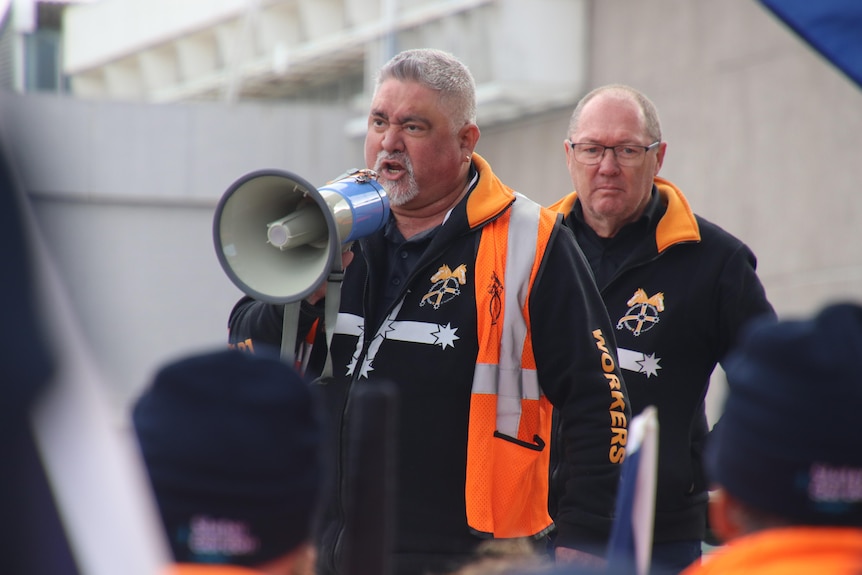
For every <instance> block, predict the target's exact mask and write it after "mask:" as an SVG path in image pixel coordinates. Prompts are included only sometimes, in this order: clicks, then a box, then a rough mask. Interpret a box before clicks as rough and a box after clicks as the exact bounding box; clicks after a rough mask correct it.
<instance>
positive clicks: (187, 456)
mask: <svg viewBox="0 0 862 575" xmlns="http://www.w3.org/2000/svg"><path fill="white" fill-rule="evenodd" d="M317 410H318V404H317V403H316V400H315V398H314V396H313V395H312V389H311V387H310V384H309V383H307V382H306V381H304V380H303V379H302V378H301V377H300V376H299V375H298V374H297V373H296V371H294V370H293V369H292V368H291V367H289V366H288V365H287V364H286V363H284V362H283V361H282V360H280V359H279V358H277V357H267V356H261V355H252V354H249V353H245V352H240V351H236V350H224V351H218V352H213V353H203V354H200V355H194V356H191V357H187V358H184V359H181V360H179V361H176V362H173V363H170V364H168V365H166V366H164V367H163V368H162V369H160V370H159V371H158V373H157V374H156V376H155V380H154V381H153V383H152V385H151V386H150V387H149V389H147V390H146V391H145V392H144V393H143V394H142V395H141V397H140V398H139V399H138V400H137V402H136V403H135V406H134V410H133V414H132V420H133V423H134V428H135V432H136V434H137V438H138V442H139V444H140V448H141V451H142V454H143V458H144V461H145V463H146V467H147V470H148V473H149V476H150V480H151V483H152V486H153V490H154V493H155V498H156V502H157V503H158V506H159V511H160V513H161V517H162V520H163V522H164V525H165V528H166V530H167V535H168V538H169V540H170V544H171V547H172V550H173V553H174V557H175V559H176V560H177V561H179V562H192V563H229V564H235V565H246V566H254V565H258V564H260V563H263V562H266V561H269V560H271V559H274V558H276V557H279V556H280V555H283V554H286V553H288V552H290V551H291V550H293V549H294V548H295V547H296V546H297V545H298V544H300V543H302V542H303V541H306V540H308V539H309V538H310V531H311V521H312V519H313V517H312V516H313V513H314V512H315V511H316V503H317V499H318V490H319V485H320V482H321V466H320V461H319V452H320V442H321V429H320V413H319V412H318V411H317Z"/></svg>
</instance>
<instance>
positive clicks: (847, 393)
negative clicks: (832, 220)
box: [706, 303, 862, 526]
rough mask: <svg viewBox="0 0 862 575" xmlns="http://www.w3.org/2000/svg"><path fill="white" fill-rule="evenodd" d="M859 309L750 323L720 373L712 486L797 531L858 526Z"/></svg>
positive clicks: (861, 466)
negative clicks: (722, 399) (722, 385)
mask: <svg viewBox="0 0 862 575" xmlns="http://www.w3.org/2000/svg"><path fill="white" fill-rule="evenodd" d="M860 359H862V307H860V306H859V305H856V304H851V303H836V304H832V305H829V306H826V307H825V308H823V309H822V310H821V311H820V313H818V314H817V315H815V316H814V317H812V318H810V319H806V320H792V321H776V320H769V321H767V320H761V321H755V322H754V323H753V324H752V325H751V326H750V327H749V328H748V329H747V330H745V332H744V334H743V336H742V338H741V340H740V342H739V343H738V344H737V347H736V348H735V351H733V352H732V353H731V354H730V356H729V357H728V359H727V361H726V362H725V364H724V367H725V372H726V375H727V383H728V396H727V402H726V404H725V409H724V413H723V414H722V416H721V420H720V421H719V422H718V424H717V425H716V427H715V429H714V430H713V433H712V434H711V435H710V438H709V441H708V443H707V446H706V465H707V472H708V474H709V476H710V479H711V480H713V481H715V482H717V483H719V484H720V485H721V486H722V487H724V488H725V489H726V490H727V491H728V493H730V494H731V495H732V496H734V497H736V498H737V499H739V500H740V501H742V502H744V503H746V504H748V505H750V506H751V507H754V508H757V509H760V510H762V511H766V512H770V513H772V514H775V515H777V516H780V517H783V518H786V519H788V520H790V521H792V522H793V523H796V524H803V525H851V526H862V424H860V417H862V370H860V368H859V367H857V366H856V360H860Z"/></svg>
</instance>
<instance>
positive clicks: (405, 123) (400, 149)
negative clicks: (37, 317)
mask: <svg viewBox="0 0 862 575" xmlns="http://www.w3.org/2000/svg"><path fill="white" fill-rule="evenodd" d="M475 117H476V88H475V83H474V80H473V76H472V75H471V74H470V71H469V70H468V69H467V67H466V66H464V64H462V63H461V62H460V61H458V60H457V59H456V58H455V57H454V56H452V55H451V54H448V53H446V52H442V51H440V50H430V49H421V50H408V51H405V52H401V53H400V54H398V55H396V56H395V57H394V58H392V59H391V60H390V61H389V62H388V63H386V64H385V65H384V66H383V68H382V69H381V70H380V73H379V76H378V79H377V86H376V89H375V93H374V98H373V100H372V103H371V109H370V112H369V115H368V132H367V135H366V138H365V162H366V165H368V166H369V167H372V168H373V169H374V170H375V171H377V172H378V174H379V175H380V183H381V185H383V187H384V188H385V189H386V191H387V193H388V194H389V200H390V204H391V205H392V207H393V208H395V210H393V211H395V212H396V213H397V211H398V210H397V208H398V207H401V206H409V207H411V208H419V209H421V208H423V207H425V206H429V205H434V204H435V203H439V202H440V201H441V199H442V198H446V197H448V196H450V195H452V194H460V192H461V191H463V189H464V186H465V185H466V179H467V172H468V169H469V163H470V156H471V155H472V153H473V149H474V148H475V146H476V142H477V141H478V140H479V128H478V127H477V126H476V120H475Z"/></svg>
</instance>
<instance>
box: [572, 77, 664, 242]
mask: <svg viewBox="0 0 862 575" xmlns="http://www.w3.org/2000/svg"><path fill="white" fill-rule="evenodd" d="M655 142H659V144H658V145H656V146H654V147H652V148H650V149H649V150H644V148H645V147H647V146H650V145H651V144H653V143H655ZM564 144H565V152H566V165H567V166H568V168H569V175H570V176H571V178H572V184H573V185H574V187H575V191H577V193H578V199H579V200H580V202H581V205H582V207H583V210H584V218H585V219H586V222H587V223H588V224H589V225H590V227H592V228H593V229H594V230H595V231H596V232H597V233H598V234H599V236H602V237H612V236H614V235H615V234H616V233H617V232H618V231H619V229H620V228H621V227H622V226H624V225H625V224H627V223H630V222H633V221H635V220H636V219H637V218H639V217H640V216H641V214H642V213H643V211H644V209H645V208H646V205H647V203H648V201H649V195H650V191H651V190H652V185H653V177H654V176H656V175H657V174H658V172H659V170H660V169H661V165H662V162H663V161H664V154H665V150H666V148H667V144H666V143H664V142H662V141H661V126H660V123H659V119H658V113H657V112H656V109H655V106H653V104H652V102H650V101H649V99H647V98H646V96H644V95H643V94H641V93H640V92H638V91H637V90H635V89H633V88H630V87H628V86H623V85H618V84H613V85H608V86H603V87H601V88H596V89H595V90H593V91H592V92H590V93H589V94H587V95H586V96H584V97H583V98H582V99H581V101H580V102H579V103H578V105H577V107H575V110H574V112H573V113H572V117H571V120H570V122H569V130H568V138H567V139H566V141H565V143H564ZM584 144H586V146H584ZM590 144H594V145H597V146H598V148H596V147H595V146H589V145H590ZM626 144H628V145H631V146H632V148H627V149H622V148H620V149H618V150H610V149H608V150H603V149H602V147H603V146H607V147H610V146H623V145H626ZM575 146H578V147H580V149H581V150H583V152H584V153H583V154H581V153H580V150H579V153H576V150H575ZM582 156H584V158H586V157H587V156H589V157H588V158H586V159H584V158H582ZM629 156H630V157H629ZM624 164H625V165H624Z"/></svg>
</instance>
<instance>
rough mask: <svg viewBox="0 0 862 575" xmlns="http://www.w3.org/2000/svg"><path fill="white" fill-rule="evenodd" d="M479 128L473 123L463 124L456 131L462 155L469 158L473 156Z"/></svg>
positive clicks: (477, 141)
mask: <svg viewBox="0 0 862 575" xmlns="http://www.w3.org/2000/svg"><path fill="white" fill-rule="evenodd" d="M479 135H480V134H479V126H477V125H476V124H473V123H467V124H464V125H463V126H462V127H461V129H460V130H459V131H458V139H459V141H460V142H461V151H462V153H463V154H464V155H465V156H467V157H469V156H472V155H473V150H475V149H476V144H477V143H479Z"/></svg>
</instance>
